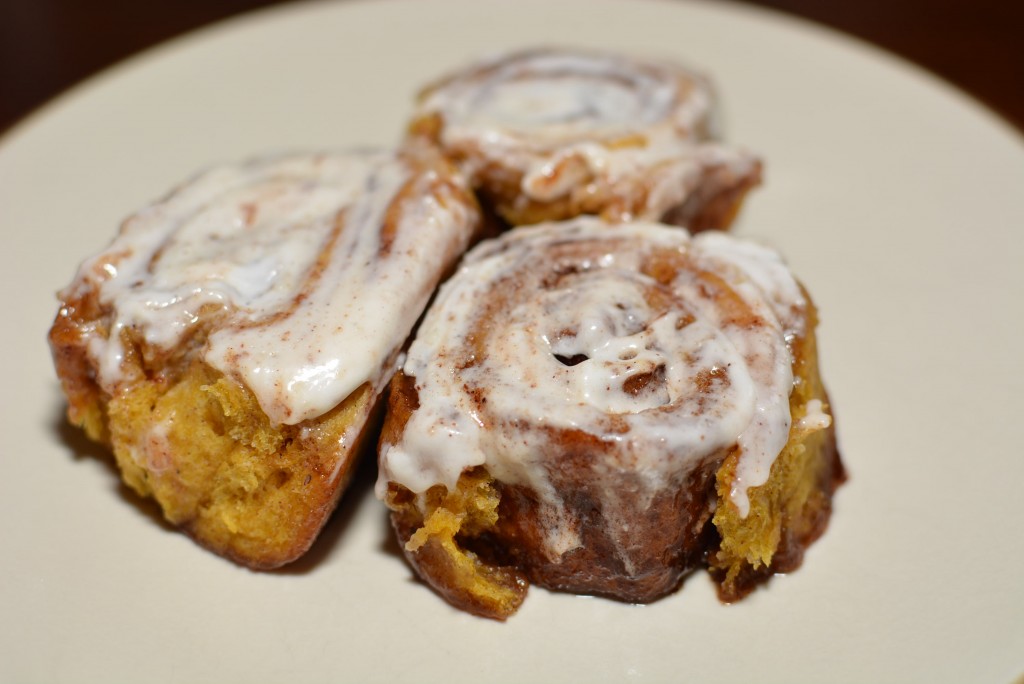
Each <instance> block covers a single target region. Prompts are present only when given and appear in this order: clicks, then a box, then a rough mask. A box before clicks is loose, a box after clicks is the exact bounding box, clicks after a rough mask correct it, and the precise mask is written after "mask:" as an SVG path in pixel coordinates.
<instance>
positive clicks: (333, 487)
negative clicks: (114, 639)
mask: <svg viewBox="0 0 1024 684" xmlns="http://www.w3.org/2000/svg"><path fill="white" fill-rule="evenodd" d="M478 219H479V213H478V209H477V206H476V203H475V200H474V199H473V197H472V195H471V193H470V191H469V190H468V188H467V187H466V186H465V184H464V182H463V181H462V180H461V176H460V175H458V174H457V173H456V172H455V170H454V169H453V168H452V167H451V166H450V164H449V163H448V162H446V161H444V160H443V159H441V158H440V157H439V156H437V155H421V154H413V153H412V152H406V153H402V154H399V155H396V154H393V153H390V152H358V153H339V154H310V155H293V156H284V157H276V158H267V159H261V160H256V161H252V162H248V163H243V164H237V165H226V166H221V167H219V168H214V169H212V170H210V171H207V172H205V173H203V174H201V175H199V176H198V177H196V178H194V179H193V180H191V181H189V182H187V183H185V184H184V185H182V186H181V187H179V188H177V189H176V190H174V191H173V192H172V193H171V194H170V195H168V196H167V197H166V198H164V199H162V200H161V201H159V202H157V203H155V204H153V205H152V206H149V207H147V208H145V209H143V210H142V211H140V212H138V213H137V214H135V215H133V216H132V217H130V218H129V219H128V220H127V221H125V223H124V224H123V226H122V227H121V230H120V233H119V235H118V236H117V237H116V239H115V240H114V241H113V243H112V244H111V245H110V246H109V247H108V248H107V249H105V250H104V251H102V252H101V253H100V254H98V255H97V256H94V257H92V258H90V259H88V260H87V261H85V262H84V263H83V265H82V266H81V267H80V269H79V271H78V274H77V276H76V277H75V279H74V281H73V282H72V283H71V284H70V285H69V286H68V287H67V288H66V289H65V290H64V291H63V292H61V293H60V300H61V306H60V311H59V313H58V315H57V318H56V321H55V322H54V324H53V327H52V329H51V331H50V343H51V348H52V352H53V357H54V361H55V364H56V368H57V373H58V375H59V377H60V379H61V381H62V384H63V388H64V390H65V393H66V394H67V397H68V400H69V407H68V416H69V418H70V420H71V421H72V422H73V423H75V424H77V425H80V426H82V427H84V429H85V431H86V432H87V434H88V435H89V437H91V438H92V439H95V440H98V441H100V442H103V443H104V444H107V445H109V446H111V447H112V449H113V452H114V456H115V458H116V461H117V463H118V465H119V466H120V470H121V472H122V474H123V478H124V481H125V482H126V483H127V484H128V485H129V486H130V487H131V488H132V489H134V490H135V491H136V492H138V493H139V494H140V495H143V496H151V497H153V498H155V499H156V501H157V502H158V503H159V504H160V506H161V507H162V509H163V513H164V515H165V516H166V518H167V520H168V521H170V522H171V523H173V524H174V525H177V526H180V527H181V528H183V529H184V530H185V531H186V532H187V533H188V534H190V535H191V536H192V537H194V538H195V540H196V541H198V542H199V543H200V544H202V545H203V546H205V547H208V548H209V549H211V550H213V551H215V552H216V553H218V554H221V555H223V556H226V557H229V558H231V559H233V560H235V561H237V562H239V563H242V564H245V565H247V566H251V567H253V568H271V567H275V566H279V565H281V564H284V563H287V562H289V561H291V560H293V559H295V558H297V557H298V556H300V555H301V554H302V553H304V552H305V551H306V550H307V549H308V548H309V546H310V544H311V543H312V542H313V540H314V538H315V537H316V535H317V533H318V532H319V530H320V528H321V527H322V526H323V524H324V522H325V521H326V519H327V517H328V515H329V514H330V513H331V511H332V509H333V508H334V506H335V504H336V502H337V500H338V497H339V495H340V493H341V491H342V490H343V488H344V487H345V486H346V483H347V482H348V480H349V478H350V476H351V474H352V472H353V462H354V459H355V456H356V454H357V453H358V450H359V445H360V443H361V442H362V441H363V439H364V437H365V436H366V435H367V433H368V432H369V431H370V430H368V425H369V424H370V422H371V420H370V419H371V415H372V414H373V412H374V406H375V405H376V404H377V403H378V401H377V399H378V397H379V396H380V394H381V392H382V390H383V389H384V388H385V386H386V384H387V382H388V381H389V380H390V378H391V376H392V375H393V373H394V370H395V369H396V359H397V357H398V354H399V352H400V350H401V348H402V346H403V344H404V342H405V340H406V338H407V336H408V334H409V332H410V331H411V329H412V327H413V325H414V323H415V322H416V320H417V319H418V317H419V316H420V314H421V313H422V311H423V309H424V308H425V306H426V303H427V301H428V298H429V297H430V296H431V294H432V293H433V291H434V289H435V287H436V285H437V283H438V281H439V280H440V278H441V276H442V274H443V273H445V272H446V271H447V270H448V269H449V268H450V267H451V266H452V265H453V264H454V262H455V261H456V260H457V258H458V257H459V256H460V255H461V254H462V253H463V252H464V250H465V249H466V247H467V246H468V244H469V242H470V239H471V236H473V235H474V232H475V231H476V230H477V227H478ZM375 437H376V434H374V435H373V436H372V437H370V441H371V442H372V441H374V440H375Z"/></svg>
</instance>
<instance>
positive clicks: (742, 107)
mask: <svg viewBox="0 0 1024 684" xmlns="http://www.w3.org/2000/svg"><path fill="white" fill-rule="evenodd" d="M538 43H549V44H584V45H603V46H608V47H612V48H617V49H621V50H626V51H635V52H639V53H654V54H667V55H673V56H677V57H679V58H681V59H684V60H686V61H688V62H690V63H692V64H695V65H699V66H702V67H704V68H706V69H707V70H709V71H710V72H712V73H713V74H714V75H715V76H716V77H717V79H718V82H719V84H720V89H721V93H722V96H723V98H724V101H725V104H726V109H727V113H726V123H727V127H728V134H729V137H730V139H732V140H734V141H741V142H743V143H745V144H746V145H748V146H749V147H751V148H753V149H755V150H758V151H760V152H761V153H763V154H764V156H765V158H766V159H767V164H768V166H767V183H766V185H765V187H764V188H762V189H761V190H759V191H758V192H757V193H756V196H755V197H754V198H752V199H751V200H750V202H749V203H748V205H747V206H746V208H745V212H744V215H743V217H742V221H741V224H740V225H739V227H738V228H737V231H738V232H739V233H741V234H744V235H747V236H751V237H753V238H756V239H760V240H763V241H766V242H768V243H771V244H773V245H775V246H777V247H778V248H780V249H781V250H782V251H783V252H784V253H785V254H786V255H787V257H788V258H789V260H790V262H791V264H792V266H793V268H794V270H795V271H796V272H797V273H798V274H799V275H800V276H801V278H802V279H803V280H804V282H805V283H806V284H807V285H808V286H809V288H810V289H811V291H812V292H813V293H814V295H815V298H816V299H817V301H818V305H819V307H820V309H821V311H822V316H823V323H822V327H821V330H820V347H821V353H822V357H823V359H822V362H823V367H824V373H825V378H826V380H827V381H828V384H829V386H830V390H831V392H832V395H833V398H834V400H835V406H836V411H837V413H838V426H839V433H840V440H841V442H840V444H841V448H842V451H843V454H844V456H845V459H846V463H847V465H848V467H849V470H850V473H851V476H852V478H851V480H850V482H849V484H848V485H847V486H845V487H844V488H843V489H842V490H841V491H840V493H839V495H838V498H837V500H836V513H835V516H834V518H833V520H832V525H831V527H830V529H829V531H828V533H827V534H826V535H825V537H824V538H823V539H822V540H821V541H820V542H819V543H818V544H816V545H815V546H814V547H813V548H812V549H811V550H810V552H809V554H808V556H807V559H806V562H805V564H804V567H803V568H802V569H801V570H800V571H798V572H796V573H793V574H792V575H790V576H787V577H779V578H776V579H775V580H774V581H773V582H772V583H771V584H770V585H769V586H768V588H767V589H764V590H762V591H759V592H757V593H756V594H754V595H753V596H752V597H750V598H749V600H747V601H744V602H743V603H741V604H737V605H733V606H728V607H726V606H722V605H719V604H718V603H717V602H716V600H715V598H714V592H713V590H712V587H711V584H710V582H709V581H708V579H707V577H706V576H704V575H703V574H697V575H695V576H693V577H691V578H690V579H689V580H688V581H687V582H686V583H685V585H684V587H683V589H682V590H681V591H680V592H678V593H677V594H675V595H673V596H671V597H669V598H667V599H665V600H662V601H660V602H658V603H656V604H654V605H650V606H645V607H636V606H630V605H623V604H619V603H615V602H611V601H606V600H600V599H593V598H577V597H573V596H567V595H554V594H551V593H548V592H546V591H544V590H539V589H534V590H533V591H531V592H530V596H529V597H528V599H527V601H526V603H525V605H524V607H523V609H522V611H521V612H520V613H519V614H518V615H516V616H515V617H514V618H513V619H512V620H510V621H509V622H508V623H507V624H497V623H494V622H489V621H485V620H481V619H477V618H473V617H470V616H468V615H464V614H460V613H457V612H455V611H454V610H452V609H450V608H449V607H448V606H447V605H446V604H444V603H443V602H442V601H441V600H440V599H438V598H437V597H436V596H434V595H433V594H432V593H431V592H430V591H429V590H427V589H426V588H425V587H424V586H423V585H421V584H419V583H417V582H416V581H414V580H413V579H412V576H411V572H410V570H409V568H408V567H407V566H406V565H405V563H404V562H403V560H402V559H401V558H400V556H399V555H398V554H397V552H396V547H395V545H394V543H393V542H391V541H390V537H389V532H388V528H387V526H386V521H385V514H384V512H383V510H382V507H381V505H380V504H379V503H378V502H377V501H376V500H375V499H374V498H373V495H372V491H371V489H370V487H369V482H370V481H371V479H372V475H373V474H372V472H370V471H371V469H372V467H371V468H368V469H366V472H365V476H364V477H363V478H362V479H361V480H360V482H358V483H357V485H356V487H355V488H354V489H353V490H352V491H351V492H350V493H349V495H348V496H347V497H346V498H345V500H344V501H343V503H342V506H341V508H340V510H339V513H338V515H336V517H335V518H334V520H333V522H332V523H331V524H330V525H329V527H328V529H327V530H326V532H325V534H324V535H323V537H322V538H321V539H320V541H319V543H318V544H317V546H316V547H315V548H314V550H313V551H312V553H311V554H310V556H309V557H308V558H307V559H304V560H303V561H301V562H300V563H298V565H297V566H296V567H295V568H292V569H290V570H285V571H283V572H277V573H265V574H257V573H253V572H249V571H247V570H243V569H240V568H237V567H235V566H233V565H231V564H230V563H228V562H226V561H223V560H221V559H219V558H217V557H215V556H213V555H211V554H209V553H206V552H204V551H202V550H201V549H199V548H198V547H197V546H195V545H194V544H192V542H190V541H189V540H188V539H187V538H186V537H184V536H183V535H180V534H177V533H175V532H173V531H171V530H170V529H168V528H167V527H166V526H165V525H163V524H162V523H161V522H160V519H159V516H158V515H156V514H154V510H153V508H152V507H151V506H150V505H147V504H145V503H141V502H140V501H138V500H137V499H136V498H135V497H133V496H132V495H130V494H128V493H127V492H126V491H125V489H124V488H123V487H121V486H120V485H119V484H118V478H117V476H116V474H115V472H114V471H113V469H112V468H111V466H110V465H109V462H108V461H106V460H104V459H103V458H102V457H101V452H99V451H98V450H97V449H96V448H94V447H92V446H90V445H89V444H88V443H86V442H85V441H84V440H83V439H82V438H81V437H80V435H79V434H78V433H77V432H76V431H75V430H73V429H70V428H67V427H64V424H63V422H62V410H63V402H62V399H61V397H60V394H59V390H58V385H57V382H56V380H55V377H54V374H53V371H52V369H51V365H50V360H49V354H48V351H47V348H46V344H45V337H44V335H45V332H46V330H47V327H48V326H49V323H50V321H51V319H52V316H53V315H54V313H55V308H56V302H55V299H54V296H53V293H54V292H55V291H56V290H57V289H58V288H59V287H61V286H63V285H64V284H65V283H66V282H67V281H68V280H69V279H70V278H71V276H72V274H73V272H74V269H75V266H76V264H77V262H78V261H79V260H80V259H82V258H83V257H85V256H86V255H87V254H89V253H91V252H93V251H95V250H97V249H99V248H100V247H102V246H103V245H104V244H105V243H106V242H107V241H108V240H109V239H110V238H111V237H112V236H113V234H114V231H115V229H116V226H117V224H118V221H119V219H120V218H121V217H122V216H123V215H125V214H126V213H127V212H128V211H130V210H132V209H134V208H136V207H138V206H141V205H142V204H143V203H145V202H147V201H149V200H150V199H153V198H154V197H156V196H159V195H161V194H162V193H163V192H164V191H165V190H166V189H168V188H169V187H171V186H172V185H173V184H175V183H176V182H177V181H179V180H181V179H183V178H184V177H186V176H188V175H189V174H191V172H193V171H194V170H196V169H198V168H200V167H203V166H205V165H207V164H209V163H212V162H214V161H219V160H227V159H236V158H241V157H247V156H250V155H252V154H255V153H261V152H266V151H273V150H281V149H293V148H317V147H336V146H345V145H352V144H359V145H362V144H367V143H385V144H386V143H390V142H393V141H395V140H396V139H397V137H398V135H399V131H400V130H401V128H402V124H403V121H404V119H405V116H406V114H407V112H408V108H409V102H410V98H411V96H412V94H413V92H414V91H415V90H416V88H417V87H418V86H419V85H421V84H423V83H424V82H425V81H427V80H429V79H430V78H432V77H433V76H436V75H438V74H439V73H441V72H442V71H444V70H446V69H448V68H449V67H452V66H454V65H458V64H460V63H462V62H464V61H465V60H467V59H469V58H471V57H473V56H476V55H479V54H481V53H483V52H488V51H491V50H494V49H497V48H506V47H514V46H527V45H534V44H538ZM1022 189H1024V144H1022V140H1021V138H1020V137H1019V136H1018V135H1017V134H1016V133H1015V132H1013V131H1012V130H1010V129H1009V128H1008V127H1006V126H1005V125H1003V124H1001V123H1000V122H999V121H998V120H996V119H995V118H994V117H992V116H991V115H989V114H988V113H987V112H985V111H983V110H982V109H981V108H979V107H978V106H977V105H975V104H974V103H972V102H971V101H969V100H967V99H966V98H964V97H963V96H961V95H959V94H957V93H955V92H953V91H951V90H950V89H949V88H947V87H945V86H943V85H942V84H940V83H938V82H936V81H935V80H934V79H932V78H930V77H928V76H926V75H924V74H923V73H921V72H920V71H918V70H916V69H914V68H911V67H908V66H906V65H905V64H902V63H898V62H896V61H894V60H892V59H890V58H888V57H886V56H884V55H882V54H880V53H878V52H876V51H874V50H872V49H870V48H866V47H864V46H862V45H860V44H857V43H854V42H853V41H850V40H848V39H844V38H842V37H840V36H837V35H835V34H832V33H829V32H826V31H823V30H821V29H818V28H815V27H812V26H809V25H807V24H803V23H799V22H795V21H792V20H788V19H785V18H782V17H779V16H776V15H773V14H767V13H762V12H759V11H754V10H751V9H747V8H744V7H742V6H735V5H731V4H725V3H716V4H689V3H682V2H636V1H632V2H613V1H609V0H571V1H565V2H555V3H549V2H539V1H530V2H518V3H511V2H509V3H499V2H479V1H478V0H443V1H439V2H423V1H418V0H387V1H382V2H354V3H339V4H310V5H299V6H293V7H289V8H286V9H283V10H278V11H271V12H265V13H260V14H256V15H253V16H249V17H245V18H242V19H240V20H237V21H232V22H229V23H226V24H223V25H219V26H216V27H214V28H212V29H210V30H206V31H201V32H199V33H197V34H195V35H193V36H191V37H189V38H186V39H184V40H179V41H175V42H173V43H171V44H169V45H167V46H164V47H161V48H159V49H157V50H154V51H152V52H149V53H147V54H146V55H144V56H143V57H141V58H139V59H135V60H131V61H130V62H128V63H126V64H124V65H122V66H120V67H118V68H116V69H114V70H112V71H110V72H108V73H107V74H105V75H103V76H101V77H100V78H97V79H94V80H92V81H90V82H89V83H87V84H86V85H85V86H83V87H80V88H78V89H76V90H75V91H73V92H72V93H70V94H68V95H67V96H65V97H63V98H61V99H60V100H58V101H57V102H56V103H54V104H52V105H51V106H49V107H47V108H46V109H44V110H43V111H42V112H40V113H39V114H37V115H36V116H34V117H33V118H31V119H29V120H28V121H27V122H26V123H24V124H23V125H21V126H20V127H18V128H16V129H15V130H14V131H13V132H12V133H11V134H10V135H8V136H7V137H6V138H5V139H4V140H3V141H2V145H0V220H2V231H3V233H2V235H3V244H4V246H5V249H4V253H3V255H2V257H0V258H2V269H0V273H2V278H3V284H4V290H5V293H4V297H3V302H4V304H3V309H4V330H5V332H4V344H3V354H2V359H0V363H2V364H3V367H2V368H3V371H2V375H0V377H2V378H3V386H4V389H3V395H2V397H3V407H2V413H0V415H2V420H3V432H2V434H3V456H2V458H0V521H2V523H0V549H2V551H0V553H2V560H3V582H2V583H0V680H3V681H15V682H32V681H47V682H54V681H68V682H72V681H75V682H77V681H101V682H128V681H130V682H146V681H182V682H193V681H217V682H234V681H238V682H255V681H260V682H264V681H289V682H320V681H332V682H337V681H360V682H373V681H384V682H394V681H414V680H415V681H442V680H444V681H450V682H467V681H474V682H477V681H511V682H532V681H586V682H600V681H610V682H621V681H681V680H688V681H701V682H714V681H723V682H738V681H754V680H756V681H759V682H801V681H804V682H821V681H831V682H842V681H849V682H867V681H870V682H884V681H899V682H909V681H926V682H940V681H948V682H967V681H970V682H983V681H986V682H1011V681H1014V680H1015V679H1017V678H1018V677H1020V676H1021V675H1022V674H1024V579H1022V577H1024V534H1022V533H1021V531H1020V528H1019V527H1018V526H1017V525H1018V521H1019V520H1020V519H1021V507H1020V502H1021V498H1022V494H1021V492H1022V487H1021V482H1022V478H1024V459H1022V457H1021V437H1020V435H1021V431H1020V423H1021V419H1020V411H1021V409H1022V408H1024V356H1022V354H1021V348H1022V344H1021V339H1022V333H1024V307H1022V305H1021V296H1022V295H1024V268H1022V254H1024V197H1022V193H1021V191H1022Z"/></svg>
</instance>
